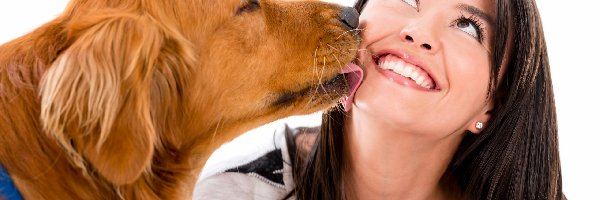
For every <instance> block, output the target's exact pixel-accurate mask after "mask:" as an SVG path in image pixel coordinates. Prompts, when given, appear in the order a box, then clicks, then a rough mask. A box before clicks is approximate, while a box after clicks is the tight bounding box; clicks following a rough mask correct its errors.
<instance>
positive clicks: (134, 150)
mask: <svg viewBox="0 0 600 200" xmlns="http://www.w3.org/2000/svg"><path fill="white" fill-rule="evenodd" d="M244 4H245V1H240V0H218V1H215V0H178V1H175V0H104V1H97V0H73V1H72V2H71V3H70V4H69V6H68V8H67V9H66V10H65V12H64V13H63V14H62V15H61V16H59V17H58V18H57V19H55V20H53V21H51V22H49V23H47V24H46V25H44V26H42V27H40V28H38V29H37V30H35V31H33V32H32V33H30V34H28V35H25V36H23V37H21V38H18V39H16V40H14V41H11V42H9V43H7V44H5V45H3V46H1V47H0V113H2V114H0V130H1V132H0V163H1V164H2V165H3V166H4V167H5V168H6V169H7V171H8V172H9V173H10V174H11V176H12V178H13V180H14V181H15V184H16V186H17V187H18V189H19V191H20V192H21V193H22V194H23V196H24V197H25V198H26V199H61V200H62V199H185V198H189V197H190V195H191V191H192V190H193V185H194V183H195V180H196V177H197V174H198V173H199V171H200V169H201V167H202V166H203V164H204V162H205V161H206V159H207V157H208V155H210V152H211V151H212V150H214V149H215V148H216V147H218V146H219V145H220V144H222V143H223V142H225V141H227V140H230V139H231V138H233V137H235V136H237V135H239V134H240V133H242V132H244V131H246V130H248V129H249V128H252V127H255V126H258V125H260V124H262V123H265V122H268V121H271V120H274V119H277V118H281V117H285V116H288V115H291V114H302V113H310V112H314V111H316V110H319V109H323V108H326V107H329V106H331V105H332V103H334V102H335V101H336V99H337V98H339V97H340V96H341V93H342V92H341V91H343V89H339V90H338V89H335V88H334V89H331V88H329V89H328V88H325V87H324V86H323V85H320V84H321V83H323V82H325V81H327V80H330V79H332V78H333V77H335V76H336V75H337V74H338V73H339V72H340V70H341V64H342V63H346V62H349V61H350V60H351V59H352V58H353V57H354V53H351V51H349V49H352V48H355V46H356V45H357V42H356V39H355V36H353V35H352V34H350V33H347V30H346V29H345V28H343V27H342V25H341V23H340V22H339V20H338V19H337V18H338V15H339V12H340V8H339V7H337V6H334V5H331V4H327V3H322V2H314V1H293V2H283V1H274V0H265V1H261V2H260V4H261V5H260V9H258V10H254V11H253V10H250V11H248V12H243V13H237V10H238V8H240V7H241V6H242V5H244Z"/></svg>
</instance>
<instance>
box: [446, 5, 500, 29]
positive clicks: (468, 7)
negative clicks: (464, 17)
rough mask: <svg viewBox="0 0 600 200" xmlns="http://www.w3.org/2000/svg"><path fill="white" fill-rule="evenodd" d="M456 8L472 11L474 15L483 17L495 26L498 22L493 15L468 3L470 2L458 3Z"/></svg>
mask: <svg viewBox="0 0 600 200" xmlns="http://www.w3.org/2000/svg"><path fill="white" fill-rule="evenodd" d="M456 8H458V9H460V10H463V11H466V12H468V13H471V14H472V15H477V17H479V18H482V19H483V20H485V21H486V22H487V23H488V24H490V25H492V26H495V25H496V23H495V21H496V20H494V18H492V16H490V15H489V14H487V13H486V12H484V11H483V10H481V9H479V8H477V7H475V6H472V5H468V4H463V3H461V4H458V6H456Z"/></svg>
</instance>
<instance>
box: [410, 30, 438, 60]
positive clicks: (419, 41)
mask: <svg viewBox="0 0 600 200" xmlns="http://www.w3.org/2000/svg"><path fill="white" fill-rule="evenodd" d="M434 31H435V30H425V27H422V26H421V27H406V28H405V29H404V30H402V32H401V33H400V39H401V40H402V41H403V42H406V43H410V44H411V45H413V46H415V47H416V48H417V49H419V50H422V51H425V52H428V53H435V52H436V51H437V50H438V49H439V48H440V43H439V41H438V39H437V38H436V37H435V36H434V34H433V32H434Z"/></svg>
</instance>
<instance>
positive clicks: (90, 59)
mask: <svg viewBox="0 0 600 200" xmlns="http://www.w3.org/2000/svg"><path fill="white" fill-rule="evenodd" d="M169 30H170V29H168V28H166V27H164V26H161V25H160V24H158V23H156V22H155V21H153V20H152V18H150V17H144V16H111V15H98V16H95V17H94V18H87V19H84V20H80V21H78V22H73V23H72V24H70V27H69V34H68V35H69V38H73V39H72V41H71V42H72V44H71V46H70V47H69V48H68V49H66V50H65V51H64V52H62V53H61V55H60V56H59V57H58V58H57V59H56V61H55V62H54V63H53V64H52V65H51V66H50V67H49V69H48V70H47V72H46V73H45V74H44V77H43V78H42V80H41V83H40V95H41V101H42V107H41V119H42V125H43V126H44V128H45V130H46V131H47V132H48V133H49V134H51V135H53V136H55V137H56V139H57V140H58V141H59V143H60V144H61V145H62V146H63V147H64V148H65V149H66V150H67V152H68V153H69V156H70V158H71V159H72V161H73V163H74V164H75V165H78V166H79V167H81V168H82V169H84V170H86V169H88V167H90V166H89V165H90V164H91V167H92V168H91V169H92V170H95V171H97V172H98V173H99V174H100V175H102V176H103V177H104V178H105V179H107V180H108V181H110V182H112V183H113V184H116V185H122V184H129V183H132V182H134V181H135V180H136V179H138V178H139V177H140V175H141V174H142V172H144V170H149V168H150V164H151V162H152V156H153V154H154V150H155V148H157V145H159V139H160V135H159V134H160V133H159V131H160V130H157V129H160V127H162V125H157V124H156V123H159V121H164V120H165V119H161V118H164V116H163V117H161V116H158V115H164V111H161V109H162V110H164V109H169V108H156V107H157V106H158V105H161V104H163V105H164V107H167V106H170V105H174V104H176V103H177V99H174V98H179V97H178V95H179V96H180V95H181V94H180V93H181V90H182V88H181V87H183V85H185V83H183V81H185V80H187V78H186V77H185V76H186V74H187V71H188V70H189V67H190V66H191V63H192V61H193V56H192V54H191V51H189V49H186V47H187V46H186V44H187V43H185V40H182V39H183V37H178V36H174V35H173V33H172V32H170V31H169ZM85 173H86V174H87V172H85Z"/></svg>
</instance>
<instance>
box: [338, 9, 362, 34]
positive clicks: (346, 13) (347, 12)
mask: <svg viewBox="0 0 600 200" xmlns="http://www.w3.org/2000/svg"><path fill="white" fill-rule="evenodd" d="M340 21H342V24H344V25H345V26H346V28H348V29H355V28H357V27H358V12H357V11H356V9H354V8H353V7H345V8H343V9H342V12H341V13H340Z"/></svg>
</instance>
